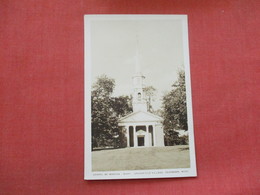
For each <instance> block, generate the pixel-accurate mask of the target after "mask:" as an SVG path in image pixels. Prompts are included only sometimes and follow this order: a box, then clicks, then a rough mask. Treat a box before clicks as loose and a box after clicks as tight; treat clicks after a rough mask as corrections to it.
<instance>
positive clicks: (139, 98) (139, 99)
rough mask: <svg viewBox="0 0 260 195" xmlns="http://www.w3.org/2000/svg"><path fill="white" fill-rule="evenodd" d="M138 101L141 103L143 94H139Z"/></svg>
mask: <svg viewBox="0 0 260 195" xmlns="http://www.w3.org/2000/svg"><path fill="white" fill-rule="evenodd" d="M138 101H141V93H138Z"/></svg>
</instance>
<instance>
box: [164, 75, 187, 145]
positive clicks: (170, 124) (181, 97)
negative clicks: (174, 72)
mask: <svg viewBox="0 0 260 195" xmlns="http://www.w3.org/2000/svg"><path fill="white" fill-rule="evenodd" d="M162 115H163V118H164V121H163V125H164V131H165V135H166V136H165V137H166V139H167V142H168V143H171V144H173V145H175V144H178V140H179V136H178V133H177V134H176V133H173V132H174V130H179V129H182V130H186V131H187V130H188V124H187V105H186V86H185V72H184V71H183V70H181V71H179V72H178V80H177V81H176V82H175V83H174V84H173V85H172V90H171V91H170V92H168V93H167V94H166V95H165V96H164V97H163V113H162Z"/></svg>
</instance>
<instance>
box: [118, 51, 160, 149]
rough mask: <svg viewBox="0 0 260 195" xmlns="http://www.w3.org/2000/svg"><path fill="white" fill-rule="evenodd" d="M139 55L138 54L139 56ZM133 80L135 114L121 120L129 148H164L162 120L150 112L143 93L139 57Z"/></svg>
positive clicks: (142, 78)
mask: <svg viewBox="0 0 260 195" xmlns="http://www.w3.org/2000/svg"><path fill="white" fill-rule="evenodd" d="M137 55H138V54H137ZM135 69H136V70H135V74H134V76H133V77H132V79H133V93H132V96H133V100H132V101H133V102H132V104H133V112H132V113H131V114H129V115H127V116H125V117H122V118H121V119H120V120H119V126H121V127H124V128H125V134H126V138H127V147H151V146H164V132H163V128H162V120H163V119H162V118H161V117H159V116H157V115H155V114H152V113H150V112H148V110H147V102H146V100H145V94H144V92H143V87H144V79H145V77H144V76H143V74H142V73H141V71H140V68H139V63H138V56H137V59H136V65H135Z"/></svg>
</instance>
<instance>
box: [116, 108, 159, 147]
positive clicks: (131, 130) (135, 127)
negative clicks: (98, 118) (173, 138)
mask: <svg viewBox="0 0 260 195" xmlns="http://www.w3.org/2000/svg"><path fill="white" fill-rule="evenodd" d="M161 120H162V119H161V117H159V116H156V115H154V114H152V113H149V112H143V111H138V112H135V113H131V114H129V115H127V116H125V117H123V118H121V119H120V121H119V126H121V127H123V128H124V129H125V135H126V140H127V147H151V146H164V138H163V136H164V134H163V129H162V125H161Z"/></svg>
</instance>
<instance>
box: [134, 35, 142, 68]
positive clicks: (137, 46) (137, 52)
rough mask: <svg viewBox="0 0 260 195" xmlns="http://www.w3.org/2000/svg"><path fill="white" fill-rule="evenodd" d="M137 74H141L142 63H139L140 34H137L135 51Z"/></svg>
mask: <svg viewBox="0 0 260 195" xmlns="http://www.w3.org/2000/svg"><path fill="white" fill-rule="evenodd" d="M135 52H136V53H135V73H139V72H140V71H141V70H140V63H139V40H138V34H137V33H136V50H135Z"/></svg>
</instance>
